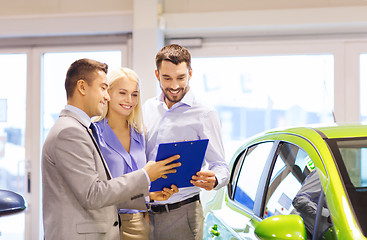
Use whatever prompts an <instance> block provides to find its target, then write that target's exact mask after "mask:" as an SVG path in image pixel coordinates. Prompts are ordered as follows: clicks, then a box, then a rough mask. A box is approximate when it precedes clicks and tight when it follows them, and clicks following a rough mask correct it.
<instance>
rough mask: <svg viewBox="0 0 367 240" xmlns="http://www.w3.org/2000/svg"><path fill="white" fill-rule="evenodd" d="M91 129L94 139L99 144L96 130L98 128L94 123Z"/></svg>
mask: <svg viewBox="0 0 367 240" xmlns="http://www.w3.org/2000/svg"><path fill="white" fill-rule="evenodd" d="M89 128H90V129H91V130H92V134H93V137H94V139H95V140H96V141H97V142H98V134H97V129H96V126H95V125H94V123H91V124H90V126H89Z"/></svg>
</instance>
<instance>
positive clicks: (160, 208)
mask: <svg viewBox="0 0 367 240" xmlns="http://www.w3.org/2000/svg"><path fill="white" fill-rule="evenodd" d="M199 199H200V197H199V194H198V195H195V196H193V197H191V198H188V199H185V200H182V201H181V202H177V203H172V204H164V205H150V207H149V210H150V211H151V212H153V213H163V212H169V211H171V210H173V209H177V208H179V207H182V206H183V205H186V204H189V203H192V202H195V201H198V200H199Z"/></svg>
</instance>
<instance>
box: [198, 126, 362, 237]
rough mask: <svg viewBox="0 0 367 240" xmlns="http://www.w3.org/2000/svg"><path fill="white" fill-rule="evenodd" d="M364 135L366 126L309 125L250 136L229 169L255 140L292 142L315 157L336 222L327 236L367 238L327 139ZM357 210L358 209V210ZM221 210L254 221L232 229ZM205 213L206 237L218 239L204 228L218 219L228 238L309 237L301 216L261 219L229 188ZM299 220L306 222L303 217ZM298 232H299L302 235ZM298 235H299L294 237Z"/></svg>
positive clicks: (219, 225)
mask: <svg viewBox="0 0 367 240" xmlns="http://www.w3.org/2000/svg"><path fill="white" fill-rule="evenodd" d="M362 137H365V138H367V126H366V125H352V124H351V125H333V126H306V127H296V128H289V129H283V130H273V131H269V132H266V133H263V134H259V135H256V136H254V137H252V138H251V139H249V140H248V141H247V142H246V143H245V144H244V145H243V146H242V147H240V148H239V149H238V150H237V151H236V152H235V154H234V156H233V158H232V160H231V162H230V164H229V165H230V169H232V168H233V165H234V163H235V161H236V158H237V156H238V155H239V154H241V153H242V152H243V151H244V150H245V149H246V148H247V147H248V146H251V145H254V144H256V143H260V142H264V141H277V140H279V141H285V142H290V143H292V144H295V145H297V146H299V147H301V148H302V149H303V150H304V151H306V152H307V154H308V155H309V156H310V157H311V159H312V164H313V165H312V164H311V166H310V167H314V168H316V169H317V172H318V174H319V177H320V181H321V184H322V187H323V191H324V193H325V198H326V199H327V202H328V207H329V210H330V213H331V217H332V221H333V224H334V228H333V229H331V230H330V233H328V234H326V236H329V237H327V238H326V239H343V240H344V239H353V240H354V239H365V240H366V239H367V238H366V237H365V236H364V235H363V234H362V231H361V228H360V226H359V223H358V221H357V218H356V215H355V209H353V208H352V204H351V202H350V199H349V197H348V195H347V193H346V188H345V185H344V182H343V180H342V178H341V175H340V172H339V169H338V167H337V166H336V163H335V161H334V156H333V153H332V152H331V151H330V148H329V146H328V144H327V143H326V142H325V140H324V139H341V138H351V139H352V138H362ZM356 210H357V211H358V209H356ZM221 211H223V213H221V215H226V214H227V215H230V214H232V213H233V212H236V214H240V215H243V216H244V219H251V220H250V221H249V222H248V223H246V229H245V228H244V229H240V228H238V227H236V228H233V227H231V225H230V224H232V223H231V222H230V221H229V224H228V222H225V221H223V220H222V219H220V218H217V216H220V214H218V213H220V212H221ZM204 214H205V215H206V220H205V224H204V239H215V238H216V236H212V235H210V234H209V235H208V234H207V233H206V232H205V231H206V229H205V227H207V226H210V225H211V227H213V224H214V222H215V221H216V222H215V224H217V225H218V229H219V234H220V231H221V229H227V230H226V231H229V232H231V233H232V235H233V236H231V238H228V239H306V238H305V237H306V234H305V232H304V231H303V230H302V229H301V227H300V224H299V220H300V217H298V215H281V216H279V215H277V216H273V217H269V218H266V219H265V220H262V219H261V218H259V217H257V216H253V215H252V214H251V212H249V211H247V210H246V209H244V208H243V207H241V206H239V205H238V204H236V203H235V202H234V201H233V200H231V199H230V198H229V196H228V190H227V188H223V189H221V190H220V191H218V193H217V195H216V196H215V197H214V198H213V200H212V201H211V202H209V203H208V204H207V206H206V207H205V208H204ZM292 216H295V217H292ZM208 217H210V219H211V220H210V221H208V220H207V219H208ZM274 217H277V218H278V221H277V223H275V221H274V219H273V218H274ZM228 218H229V217H228ZM215 219H218V220H215ZM246 221H247V220H246ZM272 221H273V222H272ZM300 221H301V222H303V221H302V219H301V220H300ZM290 225H292V227H291V229H292V231H291V232H290V231H289V229H290V228H287V227H286V226H290ZM302 225H303V224H302ZM228 229H229V230H228ZM303 229H304V227H303ZM222 231H223V230H222ZM296 233H299V235H297V234H296ZM289 234H292V237H290V238H281V236H285V237H287V236H290V235H289ZM273 235H274V236H278V237H277V238H271V237H270V236H273ZM295 235H297V236H296V237H293V236H295ZM218 239H219V238H218Z"/></svg>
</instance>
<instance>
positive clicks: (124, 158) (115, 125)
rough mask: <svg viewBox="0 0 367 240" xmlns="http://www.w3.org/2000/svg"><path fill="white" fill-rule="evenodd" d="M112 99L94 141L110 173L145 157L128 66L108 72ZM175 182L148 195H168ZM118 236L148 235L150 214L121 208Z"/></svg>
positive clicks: (138, 164) (129, 168) (135, 86)
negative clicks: (169, 186) (167, 187)
mask: <svg viewBox="0 0 367 240" xmlns="http://www.w3.org/2000/svg"><path fill="white" fill-rule="evenodd" d="M107 78H108V84H109V89H108V93H109V95H110V98H111V100H110V101H109V102H108V104H107V106H105V109H104V111H103V114H102V116H101V117H99V118H98V119H96V122H95V125H96V128H97V137H96V138H97V142H98V144H99V147H100V149H101V152H102V155H103V157H104V158H105V160H106V162H107V165H108V168H109V170H110V172H111V175H112V177H118V176H121V175H123V174H126V173H129V172H133V171H136V170H138V169H140V168H143V167H144V166H145V164H146V163H147V161H146V156H145V137H144V131H143V123H142V113H141V112H142V110H141V101H140V86H139V79H138V76H137V74H136V73H135V72H134V71H133V70H131V69H128V68H118V69H115V70H113V71H111V72H110V73H109V74H108V75H107ZM177 191H178V189H177V187H176V186H172V189H165V190H164V191H162V192H156V193H153V194H152V193H151V194H150V198H151V199H153V200H159V198H164V199H168V198H169V197H170V196H171V195H172V194H173V193H175V192H177ZM119 214H120V218H121V239H124V240H126V239H135V240H136V239H149V233H150V227H149V220H148V219H149V218H148V216H147V213H146V212H142V211H140V210H133V209H120V210H119Z"/></svg>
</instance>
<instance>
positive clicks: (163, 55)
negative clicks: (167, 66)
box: [155, 44, 191, 71]
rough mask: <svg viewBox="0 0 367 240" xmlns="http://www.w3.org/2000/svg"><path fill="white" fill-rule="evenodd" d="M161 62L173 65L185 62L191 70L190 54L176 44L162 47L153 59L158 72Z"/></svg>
mask: <svg viewBox="0 0 367 240" xmlns="http://www.w3.org/2000/svg"><path fill="white" fill-rule="evenodd" d="M162 61H170V62H172V63H173V64H175V65H178V64H180V63H182V62H185V63H186V65H187V68H188V69H191V54H190V53H189V51H188V50H187V49H186V48H184V47H182V46H180V45H177V44H170V45H166V46H165V47H163V48H162V49H161V50H159V52H158V53H157V55H156V57H155V64H156V66H157V69H158V71H159V68H160V67H161V64H162Z"/></svg>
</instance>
